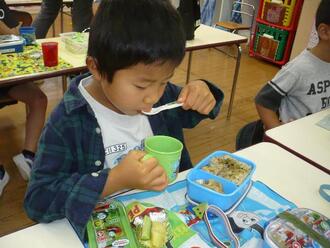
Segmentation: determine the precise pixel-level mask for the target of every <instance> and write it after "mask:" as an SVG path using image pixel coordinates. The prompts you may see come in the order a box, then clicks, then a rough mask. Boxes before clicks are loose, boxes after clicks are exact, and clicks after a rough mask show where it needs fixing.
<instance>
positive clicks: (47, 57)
mask: <svg viewBox="0 0 330 248" xmlns="http://www.w3.org/2000/svg"><path fill="white" fill-rule="evenodd" d="M41 48H42V55H43V58H44V65H45V66H48V67H51V66H57V65H58V43H57V42H43V43H41Z"/></svg>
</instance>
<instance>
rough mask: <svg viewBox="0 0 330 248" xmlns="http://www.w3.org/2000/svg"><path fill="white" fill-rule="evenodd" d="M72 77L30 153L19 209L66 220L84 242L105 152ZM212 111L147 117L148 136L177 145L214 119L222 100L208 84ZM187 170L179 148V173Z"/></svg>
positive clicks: (170, 92) (103, 174)
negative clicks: (32, 158) (162, 137)
mask: <svg viewBox="0 0 330 248" xmlns="http://www.w3.org/2000/svg"><path fill="white" fill-rule="evenodd" d="M89 75H90V74H85V75H81V76H79V77H77V78H75V79H74V80H73V81H72V82H71V85H70V87H69V90H68V91H67V92H66V93H65V95H64V97H63V100H62V101H61V102H60V103H59V105H58V106H57V107H56V108H55V109H54V111H53V112H52V114H51V116H50V117H49V119H48V121H47V123H46V125H45V128H44V130H43V132H42V135H41V138H40V141H39V147H38V151H37V153H36V157H35V161H34V164H33V169H32V173H31V179H30V182H29V185H28V189H27V193H26V196H25V201H24V207H25V210H26V212H27V214H28V216H29V217H30V218H31V219H33V220H35V221H38V222H51V221H54V220H57V219H62V218H67V219H68V220H69V221H70V223H71V225H72V226H73V228H74V229H75V231H76V232H77V234H78V236H79V238H80V239H82V240H83V239H84V235H85V227H86V224H87V222H88V219H89V217H90V215H91V213H92V211H93V209H94V206H95V205H96V203H97V201H98V200H100V195H101V193H102V191H103V188H104V185H105V182H106V180H107V177H108V172H109V169H105V168H104V166H103V164H104V160H105V151H104V146H103V141H102V134H101V129H100V127H99V125H98V122H97V120H96V118H95V116H94V112H93V111H92V109H91V107H90V106H89V104H88V103H87V102H86V100H85V98H84V97H83V96H82V95H81V93H80V91H79V89H78V84H79V82H80V81H81V79H82V78H84V77H87V76H89ZM207 84H208V86H209V88H210V90H211V92H212V93H213V95H214V96H215V98H216V102H217V103H216V106H215V108H214V109H213V110H212V111H211V113H210V114H209V115H208V116H207V115H201V114H198V113H197V112H195V111H184V110H183V109H181V108H177V109H173V110H171V111H164V112H162V113H160V114H157V115H154V116H150V117H149V122H150V125H151V128H152V131H153V133H154V135H157V134H162V135H169V136H172V137H175V138H177V139H179V140H181V141H182V142H183V130H182V129H183V128H193V127H194V126H196V125H197V124H198V123H199V122H200V121H201V120H202V119H205V118H207V117H209V118H212V119H213V118H215V117H216V116H217V114H218V113H219V110H220V106H221V104H222V101H223V97H224V96H223V93H222V91H221V90H220V89H218V88H216V87H215V86H213V85H212V84H210V83H208V82H207ZM180 90H181V88H180V87H178V86H176V85H174V84H171V83H168V85H167V87H166V89H165V92H164V95H163V96H162V97H161V99H160V101H159V102H158V103H157V105H162V104H164V103H168V102H171V101H173V100H176V99H177V97H178V95H179V93H180ZM191 167H192V164H191V161H190V158H189V154H188V151H187V149H186V147H185V146H184V149H183V152H182V157H181V163H180V170H181V171H182V170H186V169H189V168H191Z"/></svg>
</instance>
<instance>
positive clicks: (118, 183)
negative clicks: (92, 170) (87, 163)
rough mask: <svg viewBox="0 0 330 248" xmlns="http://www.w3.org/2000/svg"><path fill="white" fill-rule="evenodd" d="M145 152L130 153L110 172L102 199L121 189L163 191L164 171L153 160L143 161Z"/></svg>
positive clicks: (164, 182)
mask: <svg viewBox="0 0 330 248" xmlns="http://www.w3.org/2000/svg"><path fill="white" fill-rule="evenodd" d="M144 155H145V152H142V151H131V152H129V153H128V154H127V155H126V157H125V158H124V159H123V160H122V161H121V162H120V163H119V164H118V165H117V166H116V167H115V168H113V169H112V170H111V171H109V176H108V178H107V181H106V183H105V186H104V189H103V192H102V197H105V196H108V195H111V194H113V193H115V192H118V191H120V190H123V189H144V190H157V191H160V190H163V189H164V188H166V186H167V184H168V180H167V176H166V173H165V170H164V169H163V168H162V167H161V166H160V165H159V163H158V161H157V160H156V159H155V158H150V159H147V160H143V157H144Z"/></svg>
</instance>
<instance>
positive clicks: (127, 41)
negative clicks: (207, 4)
mask: <svg viewBox="0 0 330 248" xmlns="http://www.w3.org/2000/svg"><path fill="white" fill-rule="evenodd" d="M185 42H186V39H185V33H184V29H183V27H182V22H181V18H180V16H179V14H178V13H177V11H176V10H175V9H174V7H173V6H172V4H171V3H170V2H169V1H168V0H103V1H102V2H101V4H100V6H99V8H98V11H97V13H96V15H95V17H94V19H93V22H92V24H91V29H90V34H89V45H88V52H87V54H88V56H91V57H93V58H94V59H95V60H96V64H97V69H98V71H99V72H100V74H101V75H102V76H105V77H106V78H107V80H108V81H109V82H111V81H112V78H113V75H114V73H115V72H116V71H117V70H120V69H125V68H128V67H130V66H133V65H136V64H138V63H143V64H151V63H154V62H160V63H164V62H167V61H169V62H171V63H174V64H175V65H178V64H179V63H180V62H181V61H182V59H183V57H184V54H185Z"/></svg>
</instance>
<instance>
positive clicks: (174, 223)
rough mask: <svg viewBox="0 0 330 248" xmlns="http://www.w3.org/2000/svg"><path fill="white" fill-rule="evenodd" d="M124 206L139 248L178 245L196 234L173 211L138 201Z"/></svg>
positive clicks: (159, 247)
mask: <svg viewBox="0 0 330 248" xmlns="http://www.w3.org/2000/svg"><path fill="white" fill-rule="evenodd" d="M126 208H127V213H128V219H129V221H130V222H131V225H132V226H133V229H134V231H135V233H136V237H137V240H138V242H139V247H141V248H142V247H143V248H165V247H180V246H181V245H182V244H184V243H185V242H186V241H187V240H189V239H190V238H191V237H193V236H194V235H195V234H196V233H195V232H194V231H193V230H191V229H189V228H188V227H187V226H186V224H185V223H184V222H182V221H181V219H180V218H179V217H178V216H177V215H176V214H175V213H174V212H171V211H168V210H165V209H164V208H160V207H155V206H153V205H151V204H148V203H140V202H132V203H130V204H128V205H127V206H126Z"/></svg>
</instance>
